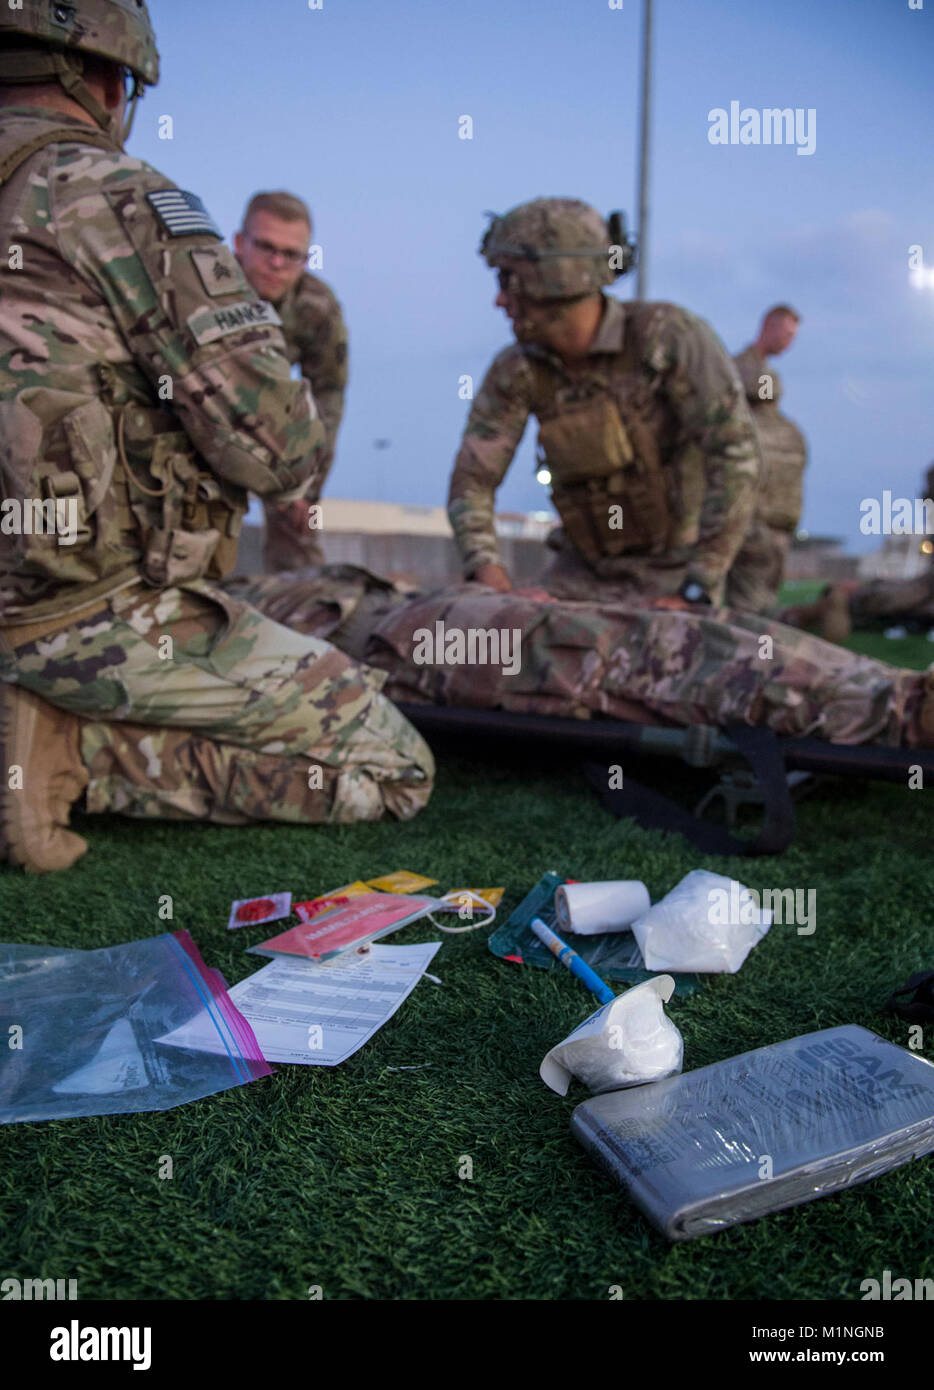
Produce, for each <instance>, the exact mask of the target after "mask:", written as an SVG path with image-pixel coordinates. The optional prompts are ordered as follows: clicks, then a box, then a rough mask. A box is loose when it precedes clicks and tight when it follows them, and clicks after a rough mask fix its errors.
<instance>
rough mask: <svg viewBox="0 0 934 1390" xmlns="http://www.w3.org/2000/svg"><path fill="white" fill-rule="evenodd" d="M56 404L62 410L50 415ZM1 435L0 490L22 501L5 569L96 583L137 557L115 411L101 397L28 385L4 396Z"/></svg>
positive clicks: (8, 498)
mask: <svg viewBox="0 0 934 1390" xmlns="http://www.w3.org/2000/svg"><path fill="white" fill-rule="evenodd" d="M36 397H38V399H37V400H36V404H37V406H38V407H39V410H41V411H42V414H41V415H40V414H39V413H37V411H35V410H33V408H32V405H33V401H34V398H36ZM76 400H77V401H79V402H80V404H78V405H75V403H74V402H75V401H76ZM50 407H52V408H53V409H55V410H56V412H57V414H56V416H55V417H54V418H53V419H52V420H47V418H46V415H45V412H46V411H48V410H49V408H50ZM0 438H2V439H3V442H4V450H3V454H2V457H0V493H2V495H3V498H4V500H5V501H9V502H10V503H11V504H12V503H15V504H16V507H15V508H14V507H12V506H11V507H10V508H9V510H10V511H11V514H12V513H15V512H16V510H17V508H18V509H20V510H21V521H20V524H19V525H18V526H16V527H15V529H14V532H13V538H12V539H11V541H10V543H9V555H10V559H9V561H8V562H7V563H5V564H4V566H3V568H4V569H9V570H10V571H11V572H15V573H17V574H19V575H20V576H23V577H26V576H30V577H33V578H36V579H40V580H45V581H49V580H51V581H53V582H55V583H73V584H94V583H97V582H99V581H100V580H102V579H107V578H108V577H110V576H111V575H113V574H117V573H119V572H120V571H121V570H125V569H126V568H127V567H128V566H130V565H132V564H133V562H134V560H135V559H136V558H137V556H138V549H137V548H136V545H135V538H134V535H133V530H134V529H135V528H134V527H133V525H132V517H131V516H130V515H129V511H128V507H127V505H126V495H125V489H124V491H123V494H122V495H121V492H120V477H119V472H120V470H119V469H118V466H117V449H116V444H115V440H114V431H113V422H112V418H111V412H110V411H109V410H108V408H107V407H106V406H105V405H104V404H103V403H102V402H101V401H100V400H98V399H97V398H95V397H91V398H90V399H89V398H87V397H83V396H76V395H74V394H73V393H71V392H65V391H51V390H47V389H45V388H42V389H39V388H27V389H26V390H25V391H22V392H20V394H19V395H18V396H16V397H15V398H13V399H10V400H6V401H3V402H2V403H0Z"/></svg>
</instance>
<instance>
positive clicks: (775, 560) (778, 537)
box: [724, 518, 793, 613]
mask: <svg viewBox="0 0 934 1390" xmlns="http://www.w3.org/2000/svg"><path fill="white" fill-rule="evenodd" d="M792 535H793V533H792V532H791V531H781V530H779V529H778V527H776V526H769V524H768V523H767V522H765V521H763V520H761V519H760V518H756V519H755V520H754V521H753V523H752V525H751V526H750V528H749V530H748V531H747V532H746V536H745V538H744V540H743V543H742V545H741V546H740V548H739V552H738V553H737V556H736V559H735V560H734V561H733V564H732V565H731V567H730V571H729V574H728V575H727V577H726V592H725V594H724V602H725V603H726V605H727V607H728V608H742V609H745V611H746V612H748V613H770V612H771V611H772V610H773V609H774V608H775V605H776V602H777V600H778V591H779V589H780V588H781V587H782V580H783V579H784V576H785V562H786V560H787V558H788V550H789V548H790V546H791V541H792Z"/></svg>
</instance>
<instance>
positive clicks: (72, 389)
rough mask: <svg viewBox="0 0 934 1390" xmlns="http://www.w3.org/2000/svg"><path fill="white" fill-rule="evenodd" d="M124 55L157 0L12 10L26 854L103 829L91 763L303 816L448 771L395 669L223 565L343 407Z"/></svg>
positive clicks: (17, 676)
mask: <svg viewBox="0 0 934 1390" xmlns="http://www.w3.org/2000/svg"><path fill="white" fill-rule="evenodd" d="M125 76H132V78H133V81H134V85H135V86H137V87H138V86H140V85H142V84H153V83H155V81H156V80H157V77H158V55H157V52H156V47H155V40H154V36H153V33H152V29H151V26H150V22H149V16H148V13H147V11H146V7H145V5H144V4H143V3H142V0H77V3H73V4H70V5H67V6H65V5H62V6H58V5H51V6H50V5H49V4H48V3H46V0H25V3H24V5H23V7H22V9H16V10H14V9H10V8H8V7H6V6H4V7H3V8H2V9H0V244H2V245H4V246H9V247H10V258H9V265H10V269H9V270H5V271H4V273H3V279H2V282H0V308H2V313H0V484H2V493H3V508H4V524H3V531H4V534H3V548H2V551H0V768H2V778H0V857H6V858H9V859H10V860H12V861H13V862H16V863H19V864H22V865H24V866H25V867H27V868H30V869H33V870H36V871H45V870H50V869H56V868H63V867H67V865H68V864H69V863H71V862H73V861H74V859H76V858H77V857H78V856H79V855H80V854H81V853H82V852H83V851H84V849H85V848H86V846H85V844H84V842H83V841H82V840H81V839H80V838H79V837H78V836H76V835H74V834H73V833H72V832H70V831H68V829H67V823H68V814H69V809H70V805H71V803H72V802H73V801H74V800H75V799H76V798H77V796H78V795H79V794H80V793H81V791H82V790H83V789H84V788H85V787H86V788H87V801H88V806H89V807H90V809H91V810H92V811H122V812H126V813H127V814H131V815H140V816H156V815H158V816H173V817H187V818H192V817H194V818H199V819H212V820H216V821H221V822H226V823H242V822H244V821H247V820H257V819H260V820H265V819H276V820H287V821H296V822H302V823H304V822H310V821H323V820H355V819H369V818H377V817H379V816H381V815H382V814H384V812H385V811H386V810H390V811H391V812H393V813H394V814H395V815H397V816H400V817H408V816H411V815H414V814H415V812H416V811H417V810H418V809H419V807H420V806H421V805H422V804H423V803H424V802H425V800H426V799H427V797H428V794H429V791H430V788H431V782H432V774H433V764H432V759H431V754H430V752H429V750H428V748H427V746H426V745H425V744H424V742H423V741H422V739H421V738H420V737H419V735H418V734H417V733H416V732H415V730H414V729H412V727H411V726H410V725H409V724H408V723H407V722H406V721H405V720H404V719H403V718H402V717H401V716H400V715H399V713H398V711H397V710H396V709H395V707H394V706H392V705H391V704H389V702H388V701H387V700H386V699H385V698H384V697H383V696H382V695H381V694H380V693H379V688H380V686H381V684H382V683H383V679H384V677H383V676H382V675H381V674H380V673H377V672H372V671H369V670H367V669H365V668H362V667H360V666H358V665H357V664H356V663H354V662H352V661H351V660H350V659H349V658H348V657H346V656H345V655H343V654H342V653H341V652H339V651H336V650H335V649H334V648H333V647H331V646H330V645H329V644H327V643H326V642H323V641H321V640H319V639H318V638H316V637H313V636H304V635H301V634H298V633H295V632H290V631H288V630H287V629H285V628H282V627H279V626H277V625H276V624H275V623H273V622H272V621H271V620H269V619H268V618H265V617H263V615H261V614H260V613H258V612H257V611H256V610H255V609H252V608H251V607H250V606H249V605H248V604H246V603H244V602H242V601H239V600H236V599H233V598H231V597H229V596H228V595H226V594H225V593H224V592H223V590H221V589H220V588H219V587H218V585H217V583H216V582H215V581H216V580H218V579H220V578H222V577H223V576H224V575H225V574H226V573H227V572H229V570H230V568H231V566H232V563H233V560H234V558H235V554H236V546H237V534H238V531H239V528H240V522H241V518H242V515H243V512H244V510H245V506H246V489H247V488H253V489H255V490H256V491H257V492H258V493H260V494H261V495H266V496H278V497H286V498H289V497H299V496H301V495H302V494H303V493H304V491H305V490H306V488H308V487H311V488H314V487H316V486H317V482H318V474H319V470H320V459H321V446H322V438H323V431H322V429H321V425H320V423H319V422H318V420H317V419H316V417H315V412H314V405H313V402H312V399H311V396H310V393H309V391H308V386H307V384H306V383H305V382H304V381H293V380H292V379H291V378H290V374H289V365H288V361H287V360H286V356H285V351H284V343H283V339H282V334H281V331H280V328H279V320H278V316H277V314H276V312H275V310H274V309H273V308H272V306H271V305H269V304H268V303H265V302H263V301H261V300H258V299H257V298H256V296H255V295H254V294H253V293H252V291H251V289H250V287H249V285H248V284H247V282H246V280H245V279H244V277H243V274H242V272H241V270H240V267H239V266H238V264H237V262H236V260H235V259H234V257H233V255H232V253H231V252H230V251H229V250H228V249H227V248H226V247H225V246H224V245H223V243H222V242H221V239H220V234H219V232H218V231H217V229H216V228H215V227H214V225H213V223H212V222H211V220H210V218H209V217H208V215H207V213H206V212H205V210H204V208H203V206H202V205H201V203H200V201H199V200H198V199H197V198H196V197H194V195H192V194H189V193H184V192H182V191H180V190H179V189H177V188H176V187H175V186H174V185H173V184H172V183H171V182H170V181H169V180H168V179H166V178H164V177H163V176H162V175H160V174H158V173H157V172H156V171H155V170H154V169H152V168H150V167H149V166H148V165H146V164H143V163H142V162H141V161H139V160H137V159H132V158H130V157H129V156H128V155H127V154H125V153H124V151H123V149H122V137H123V130H124V120H123V117H124V114H125V107H126V101H127V94H126V91H125V86H124V80H125ZM19 83H25V84H27V85H25V86H19V85H16V84H19ZM4 259H6V257H4ZM17 516H18V517H19V518H20V520H21V521H22V523H23V524H21V525H19V526H17V525H15V524H12V525H8V524H7V523H8V521H11V520H12V522H14V523H15V521H16V518H17ZM27 517H28V518H29V520H28V522H27V521H26V520H25V519H26V518H27Z"/></svg>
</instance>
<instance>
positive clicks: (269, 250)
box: [246, 233, 308, 265]
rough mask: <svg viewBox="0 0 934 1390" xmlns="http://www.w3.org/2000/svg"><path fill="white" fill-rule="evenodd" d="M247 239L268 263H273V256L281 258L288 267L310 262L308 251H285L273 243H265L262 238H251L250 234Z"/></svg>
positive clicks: (247, 234)
mask: <svg viewBox="0 0 934 1390" xmlns="http://www.w3.org/2000/svg"><path fill="white" fill-rule="evenodd" d="M246 238H247V241H251V242H252V243H253V245H254V246H255V247H256V249H257V251H258V252H259V253H260V255H261V256H265V257H266V259H267V260H268V261H271V260H272V258H273V256H281V258H282V260H283V261H285V263H286V265H304V264H305V262H306V261H307V260H308V252H307V251H284V250H283V249H282V247H281V246H273V244H272V242H271V241H264V240H263V238H262V237H257V236H250V235H249V233H246Z"/></svg>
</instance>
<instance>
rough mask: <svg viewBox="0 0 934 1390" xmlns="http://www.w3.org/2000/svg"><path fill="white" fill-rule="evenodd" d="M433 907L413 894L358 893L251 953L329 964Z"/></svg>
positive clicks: (420, 915) (433, 900)
mask: <svg viewBox="0 0 934 1390" xmlns="http://www.w3.org/2000/svg"><path fill="white" fill-rule="evenodd" d="M433 907H437V901H436V900H435V899H434V898H420V897H417V896H416V895H414V894H409V895H408V896H407V897H404V898H402V897H398V896H396V895H395V894H390V893H361V894H360V896H359V897H357V898H351V900H350V901H349V902H348V903H346V904H345V905H344V906H343V907H336V908H334V909H333V910H332V911H330V912H325V913H321V914H319V915H316V916H315V917H313V918H312V920H311V921H310V922H303V923H302V924H301V926H298V927H292V928H291V930H290V931H284V932H281V933H280V934H279V935H278V936H272V937H270V938H269V940H268V941H262V942H260V944H259V945H258V946H251V947H250V951H251V953H252V954H254V955H258V956H279V955H286V956H306V957H308V958H310V959H313V960H319V961H322V960H328V959H329V958H330V957H332V956H336V955H340V953H341V952H342V951H348V950H352V949H353V948H354V947H355V946H362V945H363V944H364V943H365V942H368V941H374V940H375V939H376V938H377V937H379V936H385V935H386V934H387V933H388V932H392V931H398V929H399V928H400V927H404V926H407V925H408V923H409V922H414V921H416V920H417V919H418V918H419V917H424V916H425V914H426V913H428V912H430V911H431V909H432V908H433Z"/></svg>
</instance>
